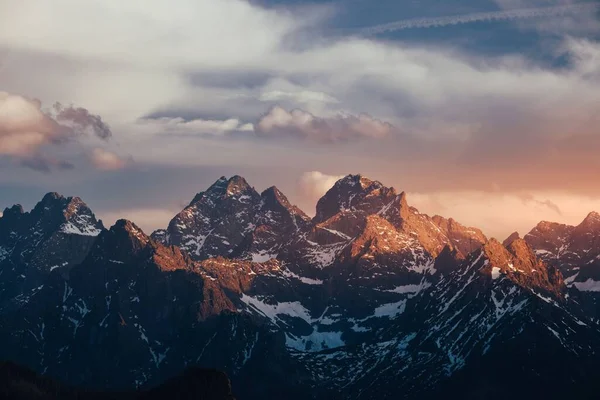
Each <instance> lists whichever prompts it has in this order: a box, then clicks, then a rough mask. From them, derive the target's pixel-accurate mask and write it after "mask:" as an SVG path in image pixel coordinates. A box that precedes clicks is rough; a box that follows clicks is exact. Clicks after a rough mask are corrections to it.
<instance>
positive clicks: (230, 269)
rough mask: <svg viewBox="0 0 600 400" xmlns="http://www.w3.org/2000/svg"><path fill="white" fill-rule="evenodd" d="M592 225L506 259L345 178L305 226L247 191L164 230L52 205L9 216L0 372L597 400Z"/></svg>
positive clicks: (224, 186) (227, 194) (145, 383)
mask: <svg viewBox="0 0 600 400" xmlns="http://www.w3.org/2000/svg"><path fill="white" fill-rule="evenodd" d="M599 300H600V215H599V214H597V213H595V212H592V213H590V214H589V215H588V216H587V217H586V218H585V220H584V221H583V222H581V224H579V225H578V226H568V225H562V224H558V223H551V222H540V223H539V224H538V225H537V226H536V227H534V228H533V229H532V230H531V231H530V232H529V233H527V234H526V235H524V236H523V237H522V238H521V237H520V236H519V234H517V233H514V234H512V235H510V237H508V238H506V240H504V241H502V242H500V241H498V240H496V239H493V238H487V237H486V236H485V235H484V234H483V233H482V231H481V230H479V229H477V228H473V227H466V226H463V225H461V224H460V223H459V222H457V221H455V220H453V219H452V218H444V217H441V216H437V215H436V216H428V215H426V214H423V213H420V212H419V211H418V210H417V209H416V208H414V207H411V206H410V205H409V204H408V200H407V196H406V194H405V193H404V192H401V193H398V192H397V191H396V190H395V189H394V188H391V187H386V186H384V185H383V184H382V183H380V182H378V181H374V180H370V179H368V178H366V177H364V176H361V175H348V176H346V177H344V178H342V179H340V180H339V181H337V182H336V183H335V185H334V186H333V187H332V188H331V189H330V190H329V191H328V192H327V193H326V194H325V195H324V196H323V197H322V198H321V199H320V200H319V201H318V203H317V205H316V213H315V216H314V217H313V218H310V217H309V216H307V214H305V213H304V212H303V211H302V210H300V209H299V208H298V207H296V206H294V205H292V204H291V203H290V202H289V200H288V199H287V198H286V196H285V195H284V194H283V193H282V192H281V191H279V190H278V189H277V188H276V187H271V188H268V189H266V190H265V191H263V192H262V193H259V192H257V191H256V190H255V189H254V188H253V187H252V186H250V185H249V184H248V183H247V182H246V180H245V179H244V178H242V177H240V176H234V177H232V178H229V179H227V178H225V177H222V178H220V179H218V180H217V181H216V182H215V183H214V184H213V185H212V186H210V187H209V188H207V189H206V190H205V191H202V192H200V193H198V194H197V195H196V196H195V197H194V198H193V199H192V201H191V202H190V203H189V205H188V206H186V207H185V208H184V209H183V210H182V211H181V212H180V213H178V214H177V215H175V216H174V217H173V219H172V220H171V221H170V222H169V224H168V226H167V227H166V228H165V229H161V230H158V231H155V232H153V233H151V234H150V235H148V234H147V233H145V232H143V231H142V230H141V229H140V228H139V227H138V226H136V225H135V223H133V222H131V221H127V220H119V221H117V222H116V223H115V224H114V225H113V226H112V227H110V228H109V229H107V228H105V227H104V225H103V224H102V222H101V221H99V220H98V219H96V217H95V215H94V214H93V212H92V211H91V210H90V209H89V207H88V206H87V205H86V204H85V203H84V202H83V201H82V200H81V199H79V198H77V197H68V198H65V197H63V196H61V195H58V194H57V193H49V194H47V195H46V196H44V198H43V199H42V200H41V201H40V202H39V203H38V204H37V205H36V206H35V207H34V208H33V210H31V211H29V212H25V211H24V210H23V208H22V207H21V206H19V205H16V206H13V207H10V208H7V209H5V211H4V213H3V215H2V217H1V218H0V320H1V321H2V324H0V343H2V344H1V345H0V359H7V360H12V361H15V362H18V363H20V364H23V365H26V366H28V367H30V368H32V369H34V370H35V371H37V372H38V373H43V374H45V375H47V376H49V377H52V378H56V379H60V380H61V381H64V382H67V383H69V384H71V385H76V386H80V387H86V388H89V389H91V390H94V389H109V390H131V389H136V388H140V389H145V388H149V387H154V386H156V385H158V384H160V383H162V382H164V381H166V380H168V379H169V378H171V377H173V376H176V375H178V374H179V373H181V372H182V371H184V370H185V369H186V368H187V367H190V366H201V367H207V368H217V369H219V370H222V371H225V372H226V373H227V374H228V376H229V377H230V378H231V381H232V385H233V392H234V395H235V396H236V398H238V399H241V400H245V399H263V398H277V397H280V398H286V399H388V398H390V399H392V398H393V399H437V398H440V397H442V396H444V397H447V398H448V397H449V398H451V399H452V398H461V399H479V398H485V399H496V398H497V399H505V398H508V397H512V398H514V399H521V398H523V399H525V398H530V397H531V396H535V397H540V398H541V397H545V398H551V399H554V398H557V399H558V398H560V399H563V398H565V397H567V398H596V396H595V393H597V391H598V390H599V389H600V383H599V382H598V379H597V376H598V374H597V372H596V370H597V367H598V365H600V353H599V351H600V325H599V323H600V302H599Z"/></svg>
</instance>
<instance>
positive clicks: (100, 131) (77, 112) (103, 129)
mask: <svg viewBox="0 0 600 400" xmlns="http://www.w3.org/2000/svg"><path fill="white" fill-rule="evenodd" d="M54 111H55V112H56V121H58V123H60V124H61V125H62V126H65V127H69V128H71V129H72V130H73V131H75V132H80V133H81V134H83V133H88V134H90V135H94V136H97V137H98V138H100V139H104V140H108V139H109V138H110V137H111V136H112V132H111V130H110V127H109V126H108V125H107V124H106V123H105V122H104V121H102V117H100V116H99V115H94V114H91V113H90V112H89V111H88V110H86V109H85V108H81V107H78V108H74V107H73V106H71V107H67V108H65V107H63V105H62V104H60V103H55V104H54Z"/></svg>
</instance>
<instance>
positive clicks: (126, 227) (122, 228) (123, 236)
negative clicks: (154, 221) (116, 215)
mask: <svg viewBox="0 0 600 400" xmlns="http://www.w3.org/2000/svg"><path fill="white" fill-rule="evenodd" d="M105 236H109V237H111V238H112V240H115V241H119V242H123V243H130V244H131V245H132V246H133V247H134V248H136V249H139V248H142V247H144V246H146V245H147V244H148V243H149V242H150V237H148V236H147V235H146V234H145V233H144V232H143V231H142V230H141V229H140V228H139V227H138V226H137V225H136V224H134V223H133V222H131V221H129V220H126V219H120V220H118V221H117V222H115V224H114V225H113V226H111V227H110V229H109V230H108V232H106V234H105Z"/></svg>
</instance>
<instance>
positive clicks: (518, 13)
mask: <svg viewBox="0 0 600 400" xmlns="http://www.w3.org/2000/svg"><path fill="white" fill-rule="evenodd" d="M598 10H600V3H586V4H572V5H567V6H554V7H542V8H522V9H518V10H509V11H492V12H481V13H473V14H464V15H452V16H447V17H435V18H414V19H405V20H401V21H396V22H390V23H387V24H381V25H375V26H371V27H368V28H363V29H361V30H360V33H361V34H363V35H377V34H379V33H385V32H394V31H399V30H403V29H414V28H431V27H439V26H447V25H457V24H468V23H471V22H478V21H503V20H512V19H523V18H539V17H560V16H566V15H573V14H581V13H586V12H589V13H593V12H595V11H598Z"/></svg>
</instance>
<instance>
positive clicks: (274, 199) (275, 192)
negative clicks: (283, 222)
mask: <svg viewBox="0 0 600 400" xmlns="http://www.w3.org/2000/svg"><path fill="white" fill-rule="evenodd" d="M260 197H261V198H262V199H263V200H264V201H265V202H266V203H269V204H280V205H282V206H284V207H286V208H288V207H290V206H291V204H290V202H289V201H288V199H287V197H285V195H284V194H283V193H281V191H280V190H279V189H278V188H277V187H276V186H271V187H270V188H267V189H265V190H264V191H263V192H262V193H261V194H260Z"/></svg>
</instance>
